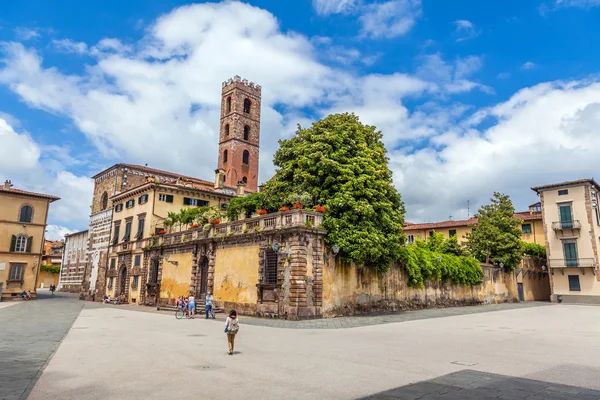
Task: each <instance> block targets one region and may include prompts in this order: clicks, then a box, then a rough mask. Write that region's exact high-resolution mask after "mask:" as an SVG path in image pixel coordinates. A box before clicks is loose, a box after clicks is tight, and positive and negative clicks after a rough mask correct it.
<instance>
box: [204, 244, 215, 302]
mask: <svg viewBox="0 0 600 400" xmlns="http://www.w3.org/2000/svg"><path fill="white" fill-rule="evenodd" d="M216 253H217V251H216V249H215V246H214V244H213V245H211V246H210V248H209V249H208V252H207V254H206V256H207V257H208V278H207V283H206V290H207V291H209V292H211V293H214V292H215V291H214V284H215V258H216Z"/></svg>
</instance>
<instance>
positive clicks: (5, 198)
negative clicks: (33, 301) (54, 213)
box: [0, 181, 59, 300]
mask: <svg viewBox="0 0 600 400" xmlns="http://www.w3.org/2000/svg"><path fill="white" fill-rule="evenodd" d="M56 200H59V198H58V197H55V196H50V195H47V194H41V193H33V192H27V191H24V190H20V189H16V188H14V187H13V185H12V183H11V182H10V181H6V182H5V183H4V185H3V186H0V293H2V295H1V300H7V299H11V298H19V297H20V293H21V292H24V291H29V292H31V295H32V297H35V295H36V292H35V289H36V282H37V278H38V273H39V270H40V266H41V265H42V255H43V253H44V234H45V232H46V222H47V219H48V209H49V207H50V203H52V202H54V201H56Z"/></svg>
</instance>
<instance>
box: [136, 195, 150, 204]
mask: <svg viewBox="0 0 600 400" xmlns="http://www.w3.org/2000/svg"><path fill="white" fill-rule="evenodd" d="M147 202H148V195H147V194H145V195H142V196H140V198H139V199H138V203H139V204H145V203H147Z"/></svg>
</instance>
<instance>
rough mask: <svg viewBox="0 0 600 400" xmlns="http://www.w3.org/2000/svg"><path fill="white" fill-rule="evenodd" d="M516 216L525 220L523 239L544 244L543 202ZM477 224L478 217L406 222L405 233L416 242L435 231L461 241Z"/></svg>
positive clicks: (409, 239)
mask: <svg viewBox="0 0 600 400" xmlns="http://www.w3.org/2000/svg"><path fill="white" fill-rule="evenodd" d="M515 218H519V219H521V220H523V222H522V223H521V225H520V229H521V232H523V233H522V236H521V239H522V240H523V241H524V242H528V243H537V244H539V245H542V246H544V245H545V243H546V238H545V234H544V224H543V222H542V206H541V203H540V202H538V203H534V204H531V205H530V206H529V210H528V211H521V212H517V213H515ZM475 225H477V218H474V217H473V218H469V219H460V220H449V221H441V222H431V223H424V224H411V223H406V225H405V226H404V233H405V234H406V237H407V241H408V242H409V243H414V241H415V240H416V239H421V240H425V241H427V238H428V237H429V236H431V235H433V233H434V232H435V233H441V234H443V235H444V237H445V238H449V237H450V236H456V238H457V239H458V241H459V242H460V243H463V242H465V241H466V236H467V233H470V232H471V231H472V230H473V227H474V226H475Z"/></svg>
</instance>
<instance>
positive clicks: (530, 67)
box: [521, 61, 535, 70]
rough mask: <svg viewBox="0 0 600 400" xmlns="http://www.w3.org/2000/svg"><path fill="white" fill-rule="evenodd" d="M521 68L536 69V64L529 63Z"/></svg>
mask: <svg viewBox="0 0 600 400" xmlns="http://www.w3.org/2000/svg"><path fill="white" fill-rule="evenodd" d="M521 68H522V69H525V70H529V69H534V68H535V64H534V63H532V62H531V61H527V62H526V63H525V64H523V65H522V66H521Z"/></svg>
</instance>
